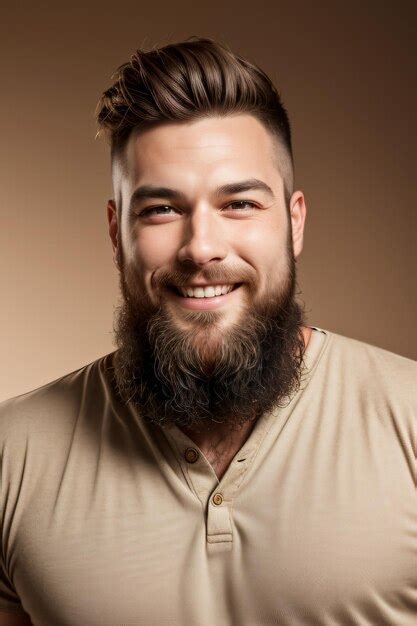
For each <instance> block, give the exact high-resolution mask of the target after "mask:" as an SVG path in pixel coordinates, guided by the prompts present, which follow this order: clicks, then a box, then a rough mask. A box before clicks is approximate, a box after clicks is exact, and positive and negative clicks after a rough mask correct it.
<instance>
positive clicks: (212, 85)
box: [96, 37, 294, 203]
mask: <svg viewBox="0 0 417 626" xmlns="http://www.w3.org/2000/svg"><path fill="white" fill-rule="evenodd" d="M112 78H114V79H115V82H114V83H113V85H112V86H111V87H110V88H109V89H107V90H106V91H105V92H104V93H103V94H102V96H101V98H100V100H99V102H98V104H97V109H96V117H97V122H98V125H99V133H98V134H100V133H101V132H102V131H103V132H104V134H106V135H107V136H108V137H109V138H110V144H111V156H112V159H113V158H114V157H116V156H119V155H121V154H122V152H123V149H124V147H125V145H126V143H127V140H128V138H129V136H130V134H131V132H132V130H133V129H135V130H136V129H137V130H140V129H146V128H150V127H152V126H157V125H158V124H162V123H164V122H181V121H192V120H196V119H199V118H202V117H207V116H210V115H232V114H237V113H250V114H252V115H253V116H254V117H256V118H257V119H258V120H259V121H260V122H261V123H263V125H264V126H265V127H266V128H267V129H268V130H269V131H270V132H271V133H272V134H273V135H274V137H275V138H276V139H277V140H278V143H279V146H280V148H281V149H280V150H277V157H278V166H279V169H280V172H281V175H282V177H283V180H284V190H285V198H286V200H287V203H288V201H289V198H290V196H291V193H292V191H293V189H292V187H293V167H294V164H293V153H292V145H291V131H290V124H289V120H288V115H287V112H286V110H285V108H284V107H283V105H282V102H281V99H280V96H279V94H278V92H277V90H276V88H275V86H274V85H273V83H272V82H271V80H270V78H269V77H268V76H267V75H266V74H265V73H264V72H263V71H262V70H261V69H260V68H258V67H257V66H256V65H254V64H252V63H250V62H249V61H248V60H246V59H244V58H243V57H240V56H237V55H236V54H234V53H233V52H231V50H229V49H228V48H227V47H225V46H223V45H221V44H219V43H216V42H214V41H213V40H211V39H208V38H198V37H190V38H189V39H187V40H186V41H183V42H180V43H174V44H170V45H167V46H164V47H162V48H159V49H154V50H151V51H149V52H145V51H143V50H137V51H136V52H135V53H134V54H133V55H132V57H131V60H130V62H129V63H124V64H123V65H121V66H120V67H119V68H118V70H117V72H116V73H115V74H114V75H113V77H112Z"/></svg>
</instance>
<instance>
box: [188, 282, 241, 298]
mask: <svg viewBox="0 0 417 626" xmlns="http://www.w3.org/2000/svg"><path fill="white" fill-rule="evenodd" d="M233 287H234V285H210V286H209V287H194V288H193V287H187V289H183V288H182V287H178V289H179V291H180V292H181V293H182V295H183V296H184V297H186V298H187V297H188V298H213V297H214V296H220V295H224V294H226V293H229V292H230V291H232V289H233Z"/></svg>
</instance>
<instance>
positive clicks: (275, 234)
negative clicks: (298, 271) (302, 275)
mask: <svg viewBox="0 0 417 626" xmlns="http://www.w3.org/2000/svg"><path fill="white" fill-rule="evenodd" d="M238 241H239V244H238V247H237V254H238V255H239V256H240V257H241V258H243V259H244V260H245V261H246V263H249V264H250V265H251V266H252V267H254V268H255V270H256V273H257V280H258V287H259V291H260V292H264V290H269V289H270V288H271V287H273V286H277V285H278V284H280V283H281V282H282V280H283V278H284V277H285V276H286V273H287V271H288V253H287V232H286V229H285V227H284V226H283V225H281V226H280V227H278V226H277V225H276V224H268V225H266V224H254V223H252V224H251V226H250V228H249V229H247V230H246V232H245V233H241V236H240V237H239V239H238Z"/></svg>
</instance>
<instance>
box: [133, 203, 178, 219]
mask: <svg viewBox="0 0 417 626" xmlns="http://www.w3.org/2000/svg"><path fill="white" fill-rule="evenodd" d="M171 211H175V209H174V207H172V206H169V205H168V204H161V205H159V206H154V207H149V208H148V209H144V210H143V211H142V212H141V213H140V216H141V217H149V216H151V215H171Z"/></svg>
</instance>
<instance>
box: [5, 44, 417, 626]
mask: <svg viewBox="0 0 417 626" xmlns="http://www.w3.org/2000/svg"><path fill="white" fill-rule="evenodd" d="M97 118H98V123H99V126H100V129H101V130H102V131H103V132H105V133H107V136H108V138H109V140H110V144H111V155H112V175H113V187H114V198H113V199H112V200H110V201H109V204H108V209H107V210H108V221H109V233H110V237H111V242H112V247H113V254H114V259H115V263H116V265H117V266H118V268H119V272H120V274H119V276H120V287H121V293H122V296H123V299H122V304H121V307H120V309H119V310H118V312H117V316H116V323H115V338H116V345H117V350H115V351H114V352H113V353H111V354H108V355H106V356H104V357H102V358H100V359H98V360H96V361H94V362H93V363H90V364H89V365H87V366H85V367H82V368H81V369H79V370H77V371H76V372H73V373H71V374H68V375H66V376H63V377H61V378H60V379H58V380H56V381H53V382H51V383H49V384H47V385H45V386H43V387H41V388H39V389H36V390H34V391H32V392H30V393H26V394H23V395H22V396H19V397H17V398H13V399H11V400H8V401H6V402H3V403H2V406H1V410H0V416H1V417H0V442H1V446H0V449H1V450H2V498H1V502H0V505H1V509H0V510H1V513H2V537H3V544H2V545H3V552H2V569H1V571H2V573H1V580H0V607H1V611H2V612H1V613H0V615H1V617H0V625H1V624H3V625H4V624H7V625H9V626H10V625H12V624H16V625H21V624H28V623H32V624H34V625H35V626H36V625H42V626H58V625H61V624H62V625H63V624H65V625H71V626H80V625H84V624H86V625H87V624H88V626H95V625H97V626H98V625H100V626H101V625H104V624H108V625H112V626H120V625H122V624H137V625H141V626H142V625H144V626H151V625H155V626H156V625H158V626H160V625H168V624H172V625H181V626H182V625H184V626H221V625H225V626H226V625H227V626H229V625H239V626H241V625H248V626H249V625H267V624H268V625H269V624H280V625H283V626H285V625H313V624H314V625H315V626H317V625H323V626H324V625H326V626H329V625H335V624H338V625H346V626H347V625H353V624H355V625H358V626H359V625H361V626H362V625H365V624H366V625H368V624H369V625H370V624H375V625H378V626H382V625H388V624H389V625H394V624H395V625H401V626H407V625H411V624H415V623H416V622H417V570H416V544H415V537H416V532H417V510H416V501H415V486H416V465H415V453H416V450H415V448H416V421H415V417H416V404H417V403H416V397H415V388H414V384H415V378H416V373H417V365H416V363H415V362H414V361H412V360H410V359H407V358H404V357H402V356H399V355H395V354H393V353H390V352H387V351H385V350H383V349H381V348H377V347H374V346H370V345H368V344H366V343H363V342H359V341H356V340H354V339H349V338H346V337H343V336H341V335H337V334H335V333H332V332H329V331H327V330H323V329H320V328H317V327H311V326H307V325H306V323H305V319H304V313H303V311H302V308H301V306H300V305H299V303H297V301H296V299H295V295H296V271H295V265H296V259H297V258H298V257H299V255H300V253H301V251H302V246H303V233H304V223H305V217H306V206H305V201H304V196H303V193H302V192H301V191H299V190H295V189H294V183H293V160H292V149H291V136H290V127H289V123H288V118H287V114H286V112H285V109H284V108H283V106H282V103H281V101H280V98H279V95H278V93H277V91H276V89H275V88H274V86H273V85H272V83H271V81H270V80H269V78H268V77H267V76H266V75H265V74H264V73H263V72H262V71H261V70H259V68H256V67H255V66H253V65H252V64H251V63H249V62H248V61H247V60H245V59H243V58H241V57H238V56H236V55H234V54H233V53H232V52H231V51H229V50H227V49H226V48H224V47H222V46H220V45H218V44H216V43H215V42H213V41H211V40H208V39H197V38H191V39H190V40H187V41H185V42H182V43H179V44H175V45H170V46H167V47H165V48H162V49H159V50H154V51H151V52H147V53H146V52H143V51H137V52H136V53H135V54H134V55H133V57H132V59H131V61H130V62H129V63H126V64H125V65H123V66H121V68H119V72H118V74H117V76H116V80H115V83H114V85H113V86H112V87H111V88H110V89H109V90H107V91H106V92H105V93H104V94H103V96H102V98H101V100H100V103H99V106H98V110H97ZM29 616H30V621H29Z"/></svg>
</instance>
